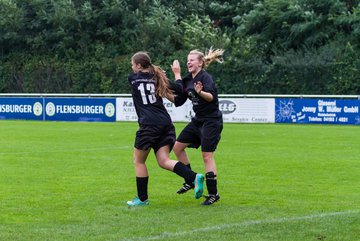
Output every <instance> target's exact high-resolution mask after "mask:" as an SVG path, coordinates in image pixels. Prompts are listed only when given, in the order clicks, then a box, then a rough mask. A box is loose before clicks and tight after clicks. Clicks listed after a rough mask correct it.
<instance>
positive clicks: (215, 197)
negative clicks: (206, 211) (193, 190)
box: [202, 193, 220, 205]
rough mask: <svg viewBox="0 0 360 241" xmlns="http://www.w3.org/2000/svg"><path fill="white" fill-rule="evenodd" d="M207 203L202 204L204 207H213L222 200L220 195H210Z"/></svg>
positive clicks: (206, 200)
mask: <svg viewBox="0 0 360 241" xmlns="http://www.w3.org/2000/svg"><path fill="white" fill-rule="evenodd" d="M205 198H206V199H205V201H204V202H203V203H202V205H211V204H213V203H215V202H217V201H219V199H220V195H219V193H217V194H216V195H214V194H209V195H207V196H205Z"/></svg>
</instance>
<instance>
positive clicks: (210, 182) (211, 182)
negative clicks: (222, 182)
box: [206, 172, 217, 195]
mask: <svg viewBox="0 0 360 241" xmlns="http://www.w3.org/2000/svg"><path fill="white" fill-rule="evenodd" d="M206 187H207V190H208V192H209V194H210V195H216V194H217V180H216V175H215V174H214V173H213V172H207V173H206Z"/></svg>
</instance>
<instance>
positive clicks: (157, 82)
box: [127, 52, 204, 206]
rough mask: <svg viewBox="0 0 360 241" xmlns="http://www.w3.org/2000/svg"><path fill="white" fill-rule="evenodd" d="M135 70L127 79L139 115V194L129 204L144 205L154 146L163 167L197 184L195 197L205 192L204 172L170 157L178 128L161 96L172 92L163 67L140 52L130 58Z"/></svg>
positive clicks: (136, 155) (136, 149) (136, 150)
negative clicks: (192, 168) (148, 162)
mask: <svg viewBox="0 0 360 241" xmlns="http://www.w3.org/2000/svg"><path fill="white" fill-rule="evenodd" d="M131 67H132V70H133V73H132V74H130V75H129V77H128V80H129V83H130V86H131V93H132V98H133V101H134V106H135V110H136V113H137V115H138V123H139V129H138V131H137V132H136V137H135V144H134V165H135V175H136V187H137V197H135V198H134V199H133V200H131V201H128V202H127V205H128V206H145V205H148V204H149V200H148V180H149V174H148V169H147V167H146V164H145V162H146V159H147V157H148V155H149V152H150V150H151V148H152V149H153V150H154V153H155V156H156V159H157V162H158V164H159V166H160V167H162V168H164V169H166V170H169V171H172V172H174V173H176V174H177V175H179V176H181V177H183V178H184V179H185V180H186V182H188V183H192V184H193V185H194V186H195V198H200V197H201V196H202V193H203V182H204V175H202V174H197V173H195V172H193V171H192V170H191V169H189V168H188V167H187V166H186V165H184V164H183V163H182V162H179V161H174V160H171V159H170V158H169V152H170V151H171V149H172V147H173V145H174V143H175V138H176V136H175V128H174V125H173V124H172V121H171V119H170V115H169V114H168V113H167V111H166V109H165V107H164V104H163V100H162V97H167V96H168V95H170V94H171V93H172V91H171V90H170V88H169V80H168V79H167V77H166V75H165V73H164V71H163V70H162V69H161V68H160V67H159V66H156V65H153V64H152V63H151V59H150V57H149V55H148V54H147V53H146V52H137V53H135V54H134V55H133V56H132V58H131Z"/></svg>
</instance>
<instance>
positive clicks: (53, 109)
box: [45, 98, 116, 122]
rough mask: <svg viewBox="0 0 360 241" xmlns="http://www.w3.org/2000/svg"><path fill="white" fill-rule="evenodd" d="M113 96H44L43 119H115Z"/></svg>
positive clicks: (108, 120)
mask: <svg viewBox="0 0 360 241" xmlns="http://www.w3.org/2000/svg"><path fill="white" fill-rule="evenodd" d="M115 111H116V109H115V98H45V120H51V121H107V122H110V121H115V120H116V113H115Z"/></svg>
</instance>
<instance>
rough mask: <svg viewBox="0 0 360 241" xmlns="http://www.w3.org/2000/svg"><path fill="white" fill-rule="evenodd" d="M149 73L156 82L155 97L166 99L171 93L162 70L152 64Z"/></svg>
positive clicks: (167, 80)
mask: <svg viewBox="0 0 360 241" xmlns="http://www.w3.org/2000/svg"><path fill="white" fill-rule="evenodd" d="M150 69H151V72H152V73H153V74H154V79H155V81H156V88H155V89H156V91H155V93H156V95H157V96H160V97H166V96H168V95H170V94H172V91H171V90H170V89H169V85H170V83H169V79H168V78H167V77H166V75H165V71H164V70H162V68H161V67H160V66H156V65H154V64H152V65H151V66H150Z"/></svg>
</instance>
